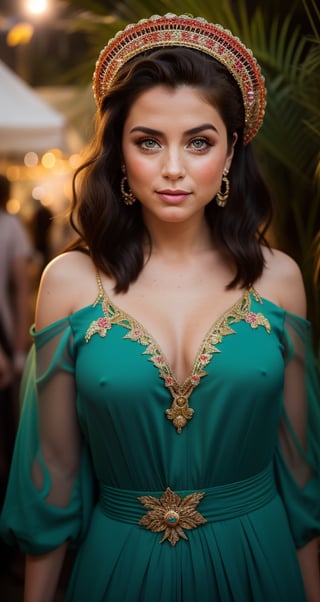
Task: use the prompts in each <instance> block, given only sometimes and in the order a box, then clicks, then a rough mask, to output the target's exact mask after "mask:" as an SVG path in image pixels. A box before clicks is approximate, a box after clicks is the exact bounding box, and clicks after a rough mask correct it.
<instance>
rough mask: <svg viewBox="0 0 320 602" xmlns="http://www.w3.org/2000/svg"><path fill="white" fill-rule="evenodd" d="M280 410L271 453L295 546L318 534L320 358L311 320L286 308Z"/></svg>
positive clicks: (319, 525) (319, 496)
mask: <svg viewBox="0 0 320 602" xmlns="http://www.w3.org/2000/svg"><path fill="white" fill-rule="evenodd" d="M284 349H285V363H286V367H285V380H284V399H283V410H282V416H281V421H280V429H279V440H278V446H277V450H276V456H275V470H276V478H277V482H278V488H279V491H280V493H281V495H282V498H283V501H284V504H285V508H286V511H287V515H288V519H289V523H290V527H291V530H292V533H293V537H294V540H295V543H296V546H297V547H301V546H303V545H305V544H306V543H307V542H308V541H309V540H311V539H313V538H314V537H317V536H319V534H320V386H319V363H317V360H316V357H315V355H314V354H313V352H312V344H311V332H310V324H309V323H308V322H307V321H305V320H303V319H301V318H299V317H297V316H294V315H292V314H287V315H286V319H285V328H284Z"/></svg>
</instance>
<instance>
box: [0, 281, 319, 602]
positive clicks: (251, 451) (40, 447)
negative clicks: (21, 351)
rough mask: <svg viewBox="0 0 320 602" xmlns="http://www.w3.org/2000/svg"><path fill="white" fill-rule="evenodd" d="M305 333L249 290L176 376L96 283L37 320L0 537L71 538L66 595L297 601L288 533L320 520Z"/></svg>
mask: <svg viewBox="0 0 320 602" xmlns="http://www.w3.org/2000/svg"><path fill="white" fill-rule="evenodd" d="M309 335H310V324H309V323H308V322H307V321H305V320H302V319H301V318H299V317H297V316H294V315H292V314H288V313H287V312H285V311H284V310H283V309H281V308H280V307H278V306H277V305H275V304H274V303H272V302H270V301H268V300H266V299H261V298H260V297H259V295H258V293H257V292H256V291H255V290H254V289H250V290H249V291H246V292H245V293H244V294H243V295H242V296H241V298H240V299H239V301H238V302H237V303H235V304H234V305H233V306H232V307H231V308H230V309H229V310H228V311H226V312H225V314H224V315H223V316H221V318H220V319H219V320H217V321H216V322H215V324H213V326H212V328H210V330H209V332H207V334H206V335H205V337H204V339H203V342H202V345H201V348H200V349H199V352H198V354H197V357H196V358H195V362H194V365H193V369H192V373H191V374H190V376H189V377H188V378H187V380H186V381H185V382H184V383H179V382H177V380H176V378H175V376H174V374H173V373H172V371H171V369H170V366H169V365H168V362H167V361H166V358H165V357H164V355H163V353H162V351H161V349H160V348H159V346H158V345H157V342H156V341H155V340H154V339H153V338H152V336H151V334H150V333H148V332H147V331H146V330H145V329H144V327H143V325H142V324H140V323H139V322H137V321H136V320H135V319H134V318H133V317H132V316H130V315H128V314H127V313H125V312H123V311H122V310H121V309H120V308H119V307H118V306H117V305H115V304H113V303H112V302H111V300H109V299H108V297H107V296H106V294H105V293H104V291H103V289H102V288H101V283H100V292H99V295H98V298H97V300H96V302H95V303H94V304H93V305H91V306H88V307H84V308H83V309H81V310H79V311H77V312H75V313H74V314H72V315H71V316H69V317H67V318H65V319H61V320H59V321H57V322H55V323H54V324H52V325H50V326H48V327H47V328H45V329H43V330H41V331H38V332H34V333H33V336H34V345H33V347H32V349H31V351H30V354H29V358H28V364H27V366H26V370H25V374H24V378H23V386H22V389H23V391H22V393H23V400H24V401H23V410H22V415H21V420H20V427H19V432H18V435H17V440H16V446H15V453H14V458H13V462H12V468H11V476H10V482H9V486H8V490H7V496H6V501H5V505H4V508H3V511H2V516H1V533H2V536H3V537H4V539H5V540H6V541H7V542H9V543H11V544H13V545H15V544H18V545H19V546H20V549H21V550H23V551H24V552H27V553H29V554H32V555H38V554H43V553H46V552H49V551H50V550H52V549H54V548H56V547H57V546H59V545H60V544H62V543H63V542H65V541H67V540H68V541H69V542H70V546H72V547H73V548H75V549H76V550H77V554H76V561H75V566H74V568H73V572H72V576H71V579H70V583H69V585H68V591H67V597H66V600H67V601H68V602H119V601H121V602H151V601H152V602H200V601H201V602H209V601H210V602H231V601H236V602H250V601H252V602H288V601H289V600H290V602H303V601H305V599H306V598H305V594H304V588H303V584H302V577H301V574H300V570H299V566H298V562H297V555H296V547H300V546H303V545H304V544H305V543H307V542H308V541H309V540H310V539H312V538H314V537H316V536H317V535H319V526H320V488H319V466H320V455H319V442H320V439H319V425H320V417H319V397H317V395H319V391H318V392H317V377H316V366H315V361H314V359H313V358H312V355H310V357H309V358H308V357H307V356H306V349H309V347H308V338H309ZM166 410H168V411H166ZM52 456H54V458H55V461H54V464H53V463H52Z"/></svg>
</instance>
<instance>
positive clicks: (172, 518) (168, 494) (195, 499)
mask: <svg viewBox="0 0 320 602" xmlns="http://www.w3.org/2000/svg"><path fill="white" fill-rule="evenodd" d="M276 494H277V491H276V487H275V483H274V478H273V469H272V465H269V466H267V468H265V469H264V470H263V471H261V472H259V473H258V474H255V475H253V476H251V477H249V478H248V479H244V480H241V481H236V482H234V483H229V484H226V485H218V486H215V487H209V488H204V489H201V490H196V491H190V490H179V491H175V492H173V491H171V489H170V488H169V487H168V488H167V489H166V490H165V491H164V492H163V491H162V492H161V491H135V490H128V489H118V488H115V487H110V486H109V485H106V484H104V483H100V499H99V503H100V507H101V510H102V512H103V514H105V516H107V517H109V518H111V519H113V520H117V521H120V522H124V523H129V524H136V525H137V524H139V525H141V526H143V527H145V528H147V529H149V530H151V531H154V532H161V531H164V532H165V533H164V536H163V538H162V540H161V541H164V540H165V539H168V540H169V542H170V543H171V544H172V545H175V543H177V541H178V540H179V539H180V537H182V538H184V539H187V537H186V535H185V533H184V531H183V529H187V530H190V529H194V528H197V527H199V526H200V525H202V524H204V523H207V522H215V521H220V520H227V519H231V518H235V517H238V516H242V515H244V514H248V513H249V512H253V511H254V510H257V509H258V508H261V507H262V506H264V505H265V504H267V503H268V502H270V501H271V500H272V499H273V498H274V497H275V496H276ZM198 506H199V508H198ZM146 508H147V509H149V511H148V512H147V513H146V514H145V509H146ZM200 511H201V514H200Z"/></svg>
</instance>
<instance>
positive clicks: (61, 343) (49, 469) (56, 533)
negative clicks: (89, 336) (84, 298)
mask: <svg viewBox="0 0 320 602" xmlns="http://www.w3.org/2000/svg"><path fill="white" fill-rule="evenodd" d="M21 394H22V411H21V418H20V424H19V429H18V433H17V438H16V443H15V450H14V455H13V460H12V465H11V471H10V478H9V484H8V488H7V493H6V499H5V502H4V507H3V511H2V516H1V522H0V528H1V532H2V536H3V537H4V539H5V540H6V541H7V542H8V543H12V544H14V543H18V544H19V546H20V548H21V549H22V550H23V551H25V552H28V553H29V554H43V553H46V552H48V551H50V550H51V549H54V548H56V547H58V546H59V545H61V544H62V543H64V542H65V541H67V540H69V541H71V542H76V541H77V540H79V539H81V537H82V535H83V533H84V532H85V530H86V527H87V523H88V519H89V515H90V511H91V507H92V500H93V492H94V483H93V476H92V469H91V463H90V457H89V454H88V450H87V449H86V446H85V445H84V444H83V441H82V436H81V432H80V428H79V425H78V420H77V414H76V391H75V384H74V360H73V337H72V329H71V327H70V324H69V322H68V320H61V321H59V322H57V323H55V324H54V325H52V326H50V327H48V328H46V329H44V330H42V331H41V332H39V333H34V344H33V346H32V348H31V350H30V353H29V356H28V360H27V362H26V367H25V371H24V375H23V379H22V385H21Z"/></svg>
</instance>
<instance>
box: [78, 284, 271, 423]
mask: <svg viewBox="0 0 320 602" xmlns="http://www.w3.org/2000/svg"><path fill="white" fill-rule="evenodd" d="M97 283H98V296H97V299H96V301H95V305H98V304H99V303H100V304H101V306H102V312H103V316H101V317H100V318H98V319H97V320H94V321H93V322H91V324H90V325H89V328H88V329H87V332H86V335H85V340H86V342H87V343H88V342H89V341H90V339H91V337H92V336H93V335H95V334H99V335H100V336H101V337H105V336H106V335H107V333H108V330H110V329H111V328H112V326H113V325H115V324H117V325H120V326H122V327H124V328H125V329H126V330H127V331H128V332H127V333H126V335H125V336H124V338H126V339H130V340H131V341H134V342H138V343H140V344H141V345H142V346H144V347H145V350H144V351H143V354H145V355H149V356H150V357H149V360H150V361H151V362H153V364H154V365H155V366H156V368H158V370H159V374H160V376H161V378H162V379H163V380H164V384H165V386H166V387H167V388H168V389H169V390H170V392H171V395H172V405H171V407H170V408H168V409H167V410H166V415H167V418H169V420H172V422H173V424H174V426H175V427H176V429H177V432H178V433H180V432H181V431H182V428H183V427H184V426H185V425H186V423H187V421H188V420H190V419H191V418H192V415H193V413H194V410H193V408H190V407H189V404H188V402H189V398H190V395H191V394H192V392H193V390H194V389H195V387H197V386H198V385H199V384H200V381H201V379H202V378H203V377H204V376H206V374H207V372H206V371H205V367H206V366H207V365H208V363H209V362H210V361H211V358H212V356H213V354H214V353H218V352H220V349H219V348H218V347H217V345H218V344H219V343H221V342H222V340H223V338H224V337H225V336H227V335H231V334H235V330H233V328H232V324H235V323H237V322H240V321H244V322H246V323H247V324H249V325H250V326H251V328H258V326H264V328H265V329H266V331H267V332H268V333H269V332H270V330H271V328H270V324H269V321H268V319H267V318H265V316H264V315H263V314H262V313H260V312H259V313H255V312H253V311H252V309H251V300H252V297H253V298H254V299H255V300H256V301H257V302H258V303H260V304H262V299H261V297H260V295H259V294H258V293H257V292H256V290H255V289H254V288H253V287H252V288H250V289H246V290H245V291H244V292H243V293H242V295H241V297H240V298H239V299H238V300H237V301H235V303H233V304H232V305H231V306H230V307H229V308H228V309H227V310H226V311H224V312H223V313H222V315H221V316H220V317H218V318H217V319H216V320H215V321H214V322H213V324H212V325H211V326H210V328H209V329H208V330H207V332H206V333H205V335H204V337H203V338H202V341H201V343H200V346H199V348H198V351H197V352H196V355H195V358H194V361H193V364H192V368H191V372H190V374H188V375H187V377H186V378H185V379H184V381H183V382H181V381H179V380H178V379H177V377H176V376H175V373H174V371H173V370H172V369H171V366H170V364H169V362H168V360H167V358H166V355H165V354H164V353H163V351H162V348H161V346H160V345H159V344H158V342H157V340H156V339H155V337H153V335H152V334H151V333H150V332H149V331H148V330H147V329H146V328H145V327H144V326H143V324H142V323H141V322H140V321H139V320H137V319H136V318H134V317H133V316H132V315H131V314H130V313H128V312H127V311H124V310H122V309H121V307H120V306H119V305H117V304H116V303H114V302H113V301H112V300H111V299H110V297H109V295H108V294H107V293H106V291H105V289H104V287H103V284H102V281H101V277H100V274H99V273H97Z"/></svg>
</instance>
